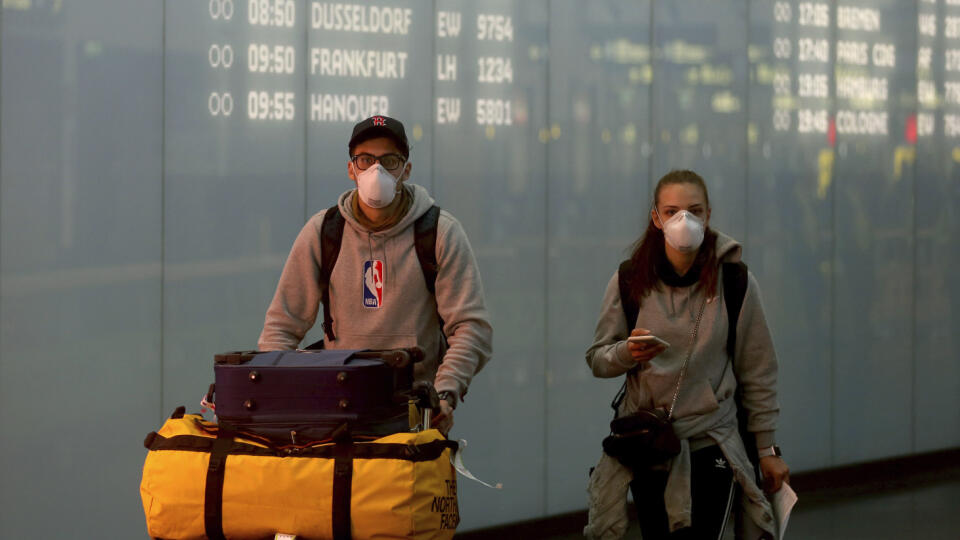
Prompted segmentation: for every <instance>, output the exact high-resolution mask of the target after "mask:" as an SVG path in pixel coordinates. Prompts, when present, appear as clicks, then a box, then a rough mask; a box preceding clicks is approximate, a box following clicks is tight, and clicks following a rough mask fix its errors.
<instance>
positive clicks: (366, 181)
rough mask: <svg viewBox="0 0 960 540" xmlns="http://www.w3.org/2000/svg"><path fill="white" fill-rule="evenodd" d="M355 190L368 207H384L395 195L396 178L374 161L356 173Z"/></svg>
mask: <svg viewBox="0 0 960 540" xmlns="http://www.w3.org/2000/svg"><path fill="white" fill-rule="evenodd" d="M357 191H358V192H359V193H360V200H362V201H363V202H364V204H366V205H367V206H369V207H370V208H384V207H386V206H388V205H389V204H390V203H392V202H393V199H394V197H396V196H397V179H396V177H394V176H393V175H392V174H390V173H389V172H388V171H387V170H386V169H384V168H383V166H382V165H380V164H379V163H374V164H373V165H371V166H370V167H369V168H367V170H365V171H359V174H357Z"/></svg>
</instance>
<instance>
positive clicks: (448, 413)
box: [430, 399, 453, 437]
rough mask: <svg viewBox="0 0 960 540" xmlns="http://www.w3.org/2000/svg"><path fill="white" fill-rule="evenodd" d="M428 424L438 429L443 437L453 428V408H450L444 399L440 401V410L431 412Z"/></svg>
mask: <svg viewBox="0 0 960 540" xmlns="http://www.w3.org/2000/svg"><path fill="white" fill-rule="evenodd" d="M430 424H431V425H432V426H433V427H435V428H437V429H439V430H440V433H443V435H444V437H446V436H447V434H448V433H450V429H451V428H453V407H451V406H450V402H448V401H447V400H445V399H441V400H440V408H439V409H438V410H435V411H433V417H432V418H431V419H430Z"/></svg>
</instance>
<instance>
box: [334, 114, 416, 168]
mask: <svg viewBox="0 0 960 540" xmlns="http://www.w3.org/2000/svg"><path fill="white" fill-rule="evenodd" d="M377 137H387V138H390V139H393V142H394V143H396V145H397V150H400V153H401V154H403V157H405V158H408V157H410V143H408V142H407V133H406V132H405V131H404V130H403V124H401V123H400V121H399V120H396V119H394V118H390V117H389V116H383V115H379V114H378V115H376V116H371V117H370V118H367V119H366V120H364V121H362V122H360V123H359V124H357V125H355V126H353V135H351V136H350V143H349V144H348V145H347V147H348V149H349V150H350V152H351V153H352V152H353V149H354V147H356V146H357V145H358V144H360V143H362V142H363V141H367V140H370V139H375V138H377Z"/></svg>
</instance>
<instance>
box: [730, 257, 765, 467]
mask: <svg viewBox="0 0 960 540" xmlns="http://www.w3.org/2000/svg"><path fill="white" fill-rule="evenodd" d="M747 279H748V278H747V265H746V264H744V263H743V262H735V263H723V300H724V303H726V305H727V324H728V326H729V328H728V330H727V358H728V359H729V360H728V361H727V364H728V365H729V364H731V363H733V360H734V356H735V355H736V351H737V322H738V321H739V320H740V309H741V308H742V307H743V298H744V296H746V294H747ZM724 371H726V366H725V367H724ZM733 373H734V375H736V373H737V371H736V370H734V371H733ZM733 399H734V402H735V403H736V404H737V431H739V432H740V439H741V440H742V441H743V446H744V449H745V450H746V451H747V458H748V459H749V460H750V463H752V464H753V469H754V475H755V477H756V480H757V482H759V481H760V468H759V464H760V456H759V455H757V438H756V437H755V436H754V434H753V433H751V432H750V430H748V429H747V416H748V415H747V409H746V407H744V406H743V387H742V386H740V381H739V380H737V390H736V392H734V395H733Z"/></svg>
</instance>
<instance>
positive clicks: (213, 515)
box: [203, 427, 233, 540]
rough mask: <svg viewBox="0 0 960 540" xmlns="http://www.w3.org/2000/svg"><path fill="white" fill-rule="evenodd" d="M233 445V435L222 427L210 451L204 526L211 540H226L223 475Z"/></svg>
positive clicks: (204, 505)
mask: <svg viewBox="0 0 960 540" xmlns="http://www.w3.org/2000/svg"><path fill="white" fill-rule="evenodd" d="M232 445H233V433H232V432H230V431H229V430H227V429H224V428H223V427H221V428H220V429H219V430H218V432H217V439H216V440H215V441H214V442H213V448H211V449H210V463H209V465H208V466H207V482H206V492H205V494H204V502H203V525H204V528H205V529H206V532H207V538H209V539H210V540H225V537H224V535H223V473H224V471H225V470H226V468H227V455H228V454H229V453H230V447H231V446H232Z"/></svg>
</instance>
